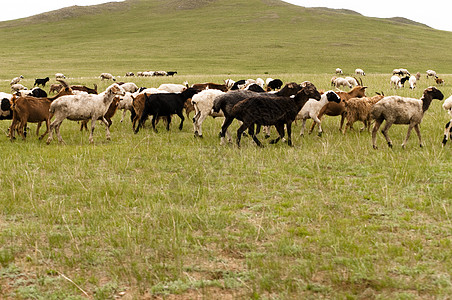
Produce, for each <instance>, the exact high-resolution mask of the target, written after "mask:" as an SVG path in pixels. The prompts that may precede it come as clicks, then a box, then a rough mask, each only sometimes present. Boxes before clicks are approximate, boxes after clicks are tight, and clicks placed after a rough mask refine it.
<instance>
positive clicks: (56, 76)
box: [55, 73, 66, 79]
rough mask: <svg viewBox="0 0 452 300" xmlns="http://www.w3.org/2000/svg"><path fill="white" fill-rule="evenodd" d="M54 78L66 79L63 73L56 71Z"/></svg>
mask: <svg viewBox="0 0 452 300" xmlns="http://www.w3.org/2000/svg"><path fill="white" fill-rule="evenodd" d="M55 79H66V76H64V74H63V73H56V74H55Z"/></svg>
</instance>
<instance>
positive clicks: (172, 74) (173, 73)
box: [166, 71, 177, 76]
mask: <svg viewBox="0 0 452 300" xmlns="http://www.w3.org/2000/svg"><path fill="white" fill-rule="evenodd" d="M176 74H177V71H167V72H166V76H174V75H176Z"/></svg>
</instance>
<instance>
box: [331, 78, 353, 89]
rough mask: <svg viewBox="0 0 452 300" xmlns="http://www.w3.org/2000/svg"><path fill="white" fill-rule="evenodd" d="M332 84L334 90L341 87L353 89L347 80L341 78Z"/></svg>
mask: <svg viewBox="0 0 452 300" xmlns="http://www.w3.org/2000/svg"><path fill="white" fill-rule="evenodd" d="M333 83H334V86H335V87H336V88H339V87H341V86H348V87H349V88H352V87H353V86H352V84H351V83H350V82H348V80H347V79H345V78H342V77H337V78H335V79H334V82H333Z"/></svg>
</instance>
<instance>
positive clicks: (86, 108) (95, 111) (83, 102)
mask: <svg viewBox="0 0 452 300" xmlns="http://www.w3.org/2000/svg"><path fill="white" fill-rule="evenodd" d="M124 94H125V91H124V89H123V88H121V87H120V86H119V85H118V84H117V83H113V84H112V85H110V86H109V87H108V88H107V89H106V91H105V92H103V93H101V94H99V95H93V94H85V95H71V96H63V97H60V98H58V99H56V100H55V101H53V102H52V104H51V105H50V110H49V111H50V113H52V114H53V115H54V120H53V122H52V123H51V124H50V133H49V137H48V139H47V144H50V143H51V142H52V140H53V131H55V133H56V135H57V137H58V141H59V142H60V143H64V141H63V138H62V137H61V134H60V126H61V123H62V122H63V121H64V120H65V119H69V120H72V121H83V120H91V131H90V135H89V142H90V143H94V138H93V133H94V127H95V124H96V120H97V119H99V118H101V120H102V122H104V124H105V125H107V127H106V138H107V140H110V130H109V128H108V123H107V120H105V118H103V116H104V115H105V113H106V112H107V110H108V107H109V106H110V104H111V102H113V99H114V98H115V96H116V95H124Z"/></svg>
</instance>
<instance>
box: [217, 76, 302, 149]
mask: <svg viewBox="0 0 452 300" xmlns="http://www.w3.org/2000/svg"><path fill="white" fill-rule="evenodd" d="M300 90H301V86H300V85H299V84H298V83H295V82H291V83H288V84H286V85H285V86H284V87H283V88H282V89H281V90H279V91H278V92H276V93H274V94H270V93H256V92H252V91H246V90H237V91H236V90H234V91H229V92H227V93H226V94H224V95H220V96H218V97H216V98H215V100H214V104H213V112H215V113H219V112H220V110H221V111H222V112H223V114H224V117H225V120H224V122H223V125H221V133H220V138H221V144H222V145H223V144H224V143H225V135H226V131H227V129H228V127H229V126H230V125H231V123H232V121H234V115H233V114H232V108H233V107H234V105H235V104H237V103H238V102H240V101H242V100H244V99H247V98H250V97H254V96H267V97H277V96H285V97H289V96H292V95H295V94H296V93H297V92H298V91H300Z"/></svg>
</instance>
